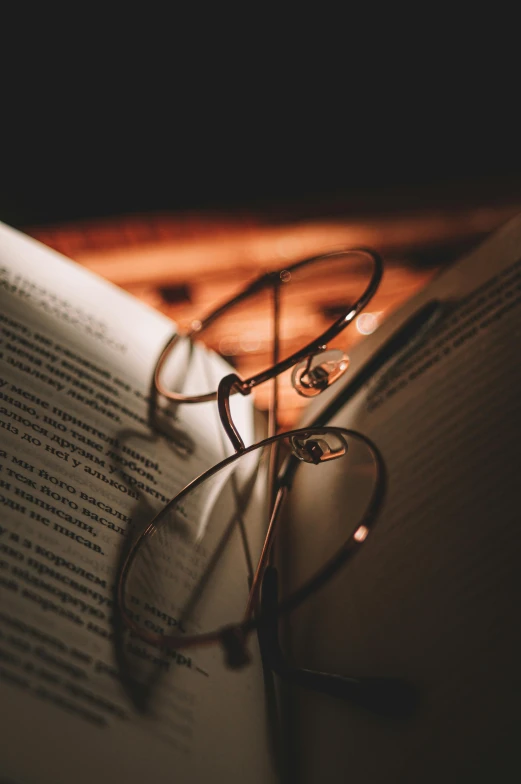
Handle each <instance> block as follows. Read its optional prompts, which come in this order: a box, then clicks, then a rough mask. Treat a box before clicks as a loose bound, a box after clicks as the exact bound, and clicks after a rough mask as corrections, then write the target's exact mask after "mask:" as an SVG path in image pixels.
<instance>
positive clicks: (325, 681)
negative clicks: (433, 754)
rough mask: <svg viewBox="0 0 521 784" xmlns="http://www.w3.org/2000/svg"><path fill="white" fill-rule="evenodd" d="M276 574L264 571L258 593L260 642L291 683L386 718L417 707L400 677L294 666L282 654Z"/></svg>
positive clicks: (411, 690) (269, 569) (409, 712)
mask: <svg viewBox="0 0 521 784" xmlns="http://www.w3.org/2000/svg"><path fill="white" fill-rule="evenodd" d="M277 603H278V575H277V569H276V568H275V567H274V566H268V567H267V568H266V570H265V572H264V577H263V582H262V596H261V608H262V613H261V618H262V620H261V623H260V624H259V644H260V646H261V650H262V654H263V656H264V657H265V660H266V662H267V663H268V665H269V666H270V667H271V669H272V670H273V671H274V672H275V673H276V674H277V675H278V676H279V677H280V678H283V679H284V680H286V681H288V682H289V683H291V684H294V685H297V686H302V687H304V688H306V689H312V690H313V691H318V692H321V693H322V694H327V695H329V696H331V697H336V698H340V699H345V700H350V701H351V702H353V703H355V704H356V705H358V706H360V707H362V708H365V709H366V710H370V711H371V712H373V713H377V714H379V715H381V716H386V717H388V718H404V719H405V718H409V717H411V716H413V715H414V714H415V713H416V712H417V709H418V694H417V692H416V690H415V689H414V687H413V686H412V685H411V684H410V683H408V682H407V681H404V680H401V679H399V678H386V677H374V678H373V677H363V678H348V677H344V676H341V675H333V674H331V673H324V672H318V671H315V670H307V669H300V668H297V667H293V666H292V665H290V664H289V663H288V661H287V660H286V658H285V657H284V655H283V653H282V651H281V649H280V642H279V635H278V617H277Z"/></svg>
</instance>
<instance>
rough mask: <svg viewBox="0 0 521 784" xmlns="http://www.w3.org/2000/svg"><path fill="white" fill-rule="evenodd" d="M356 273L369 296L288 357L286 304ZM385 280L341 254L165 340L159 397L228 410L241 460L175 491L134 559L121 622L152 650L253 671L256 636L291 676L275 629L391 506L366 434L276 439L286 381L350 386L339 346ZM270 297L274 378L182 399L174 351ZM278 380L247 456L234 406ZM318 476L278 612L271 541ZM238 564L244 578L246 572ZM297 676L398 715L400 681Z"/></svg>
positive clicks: (314, 387)
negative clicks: (292, 580) (338, 497)
mask: <svg viewBox="0 0 521 784" xmlns="http://www.w3.org/2000/svg"><path fill="white" fill-rule="evenodd" d="M357 264H358V265H363V264H365V265H368V264H370V265H371V270H370V273H369V274H368V283H367V285H366V287H365V289H364V290H363V292H362V294H361V295H359V296H358V298H357V299H356V300H355V301H354V302H352V303H350V304H349V305H348V306H346V307H344V309H343V312H341V313H340V315H338V314H336V316H335V318H334V320H333V323H332V324H331V325H329V326H328V327H327V328H326V329H325V330H323V331H322V332H321V334H320V335H319V336H318V337H317V338H314V339H313V340H309V341H305V345H303V346H295V345H294V344H291V341H290V343H289V345H290V348H289V349H288V350H287V351H286V355H285V356H282V357H281V353H283V352H282V350H281V334H280V332H281V329H280V324H281V310H282V305H283V300H284V296H285V295H286V292H290V293H289V294H288V297H289V299H290V301H291V300H292V301H293V304H297V305H299V304H300V299H301V298H300V295H299V287H300V286H302V289H301V292H302V291H305V290H307V291H309V290H310V287H311V288H313V289H315V290H318V288H319V287H320V286H323V285H324V283H325V282H326V281H328V283H329V285H331V276H332V275H335V270H337V271H338V270H339V269H341V270H342V271H345V269H346V268H347V269H348V268H349V266H350V265H354V266H356V265H357ZM381 276H382V261H381V258H380V256H379V255H378V254H377V253H375V252H374V251H372V250H368V249H348V250H339V251H334V252H332V253H328V254H323V255H320V256H315V257H312V258H309V259H305V260H304V261H300V262H298V263H296V264H294V265H292V266H289V267H287V268H285V269H283V270H279V271H276V272H269V273H267V274H265V275H263V276H261V277H260V278H257V279H256V280H255V281H253V283H251V284H250V285H248V286H247V287H246V288H245V289H243V291H241V292H240V293H239V294H238V295H237V296H235V297H234V298H233V299H231V300H229V301H228V302H226V303H225V304H224V305H222V306H220V307H218V308H216V309H215V310H213V311H212V312H211V313H210V315H208V316H207V317H206V318H205V319H204V320H203V321H201V322H196V323H195V324H193V326H192V328H191V329H190V330H189V331H188V332H187V333H185V334H184V335H179V334H176V335H174V336H173V337H172V339H171V340H169V341H168V343H167V345H166V347H165V349H164V350H163V352H162V354H161V356H160V358H159V360H158V362H157V365H156V369H155V374H154V385H155V389H156V392H157V393H158V395H160V396H162V397H163V398H167V399H169V400H172V401H175V402H176V403H201V402H206V401H209V400H217V405H218V411H219V416H220V420H221V423H222V426H223V429H224V431H225V433H226V435H227V436H228V438H229V441H230V443H231V445H232V447H233V449H234V453H233V454H232V455H230V456H228V457H226V458H225V459H224V460H222V461H221V462H220V463H218V464H217V465H214V466H212V467H211V468H210V469H208V470H207V471H205V472H204V473H203V474H201V475H200V476H199V477H197V478H196V479H194V480H193V481H192V482H190V483H189V484H188V485H187V486H186V487H185V488H184V489H183V490H182V491H181V492H180V493H178V494H177V495H176V496H175V497H174V498H173V499H172V500H171V501H170V502H169V503H168V504H167V506H166V507H165V508H164V509H163V510H162V511H161V512H160V513H159V514H158V515H157V516H156V517H155V518H154V520H152V521H151V522H150V524H149V525H148V526H147V527H146V528H145V530H144V531H143V532H142V533H141V535H140V536H139V537H138V538H137V540H136V541H135V542H134V544H133V546H132V547H131V548H130V550H129V553H128V555H127V557H126V559H125V561H124V563H123V566H122V568H121V571H120V575H119V581H118V601H119V606H120V611H121V614H122V617H123V620H124V621H125V622H126V624H127V626H128V627H129V628H130V629H131V630H132V631H133V632H134V633H135V634H137V635H138V636H139V637H140V638H141V639H142V640H144V641H145V642H148V643H150V644H152V645H159V646H161V647H167V648H172V649H175V650H180V649H183V648H186V647H189V646H196V645H208V644H212V643H221V644H222V646H223V647H224V651H225V654H226V657H227V661H228V663H229V664H230V666H236V667H237V666H242V665H243V664H244V663H245V662H246V661H247V659H248V656H247V651H246V642H247V638H248V636H249V634H250V633H251V632H252V631H253V630H255V629H257V630H258V631H259V638H260V640H261V647H262V648H263V651H264V654H265V657H266V659H267V660H268V661H269V663H270V664H271V666H272V667H273V669H275V671H277V672H278V673H279V674H281V675H283V676H286V677H291V672H292V671H291V667H289V665H287V663H286V662H285V661H284V660H283V659H282V657H281V655H280V650H279V648H278V636H277V632H276V627H277V619H278V618H279V617H280V616H281V615H283V614H284V613H287V612H289V611H290V610H292V609H293V608H295V607H296V606H297V605H299V604H300V603H301V602H302V601H304V600H305V599H306V598H307V597H309V596H310V595H311V594H312V593H313V592H314V591H316V590H317V589H318V588H319V587H320V586H321V585H323V584H324V583H325V582H326V581H327V580H329V579H330V578H331V577H332V575H333V574H334V573H335V572H336V571H337V570H338V569H339V568H340V567H341V566H342V565H343V564H345V563H346V562H347V561H348V560H349V559H350V558H351V557H352V556H353V555H354V554H355V553H356V552H357V551H358V550H359V549H360V547H361V546H362V545H363V543H364V542H365V541H366V539H367V537H368V535H369V533H370V529H371V527H372V525H373V524H374V522H375V519H376V517H377V513H378V510H379V508H380V505H381V502H382V498H383V494H384V490H385V470H384V463H383V460H382V458H381V456H380V454H379V452H378V449H377V448H376V446H375V445H374V444H373V443H372V442H371V441H370V440H369V439H368V438H367V437H365V436H363V435H362V434H360V433H357V432H355V431H352V430H348V429H345V428H338V427H327V426H324V427H308V428H301V429H296V430H292V431H289V432H286V433H278V432H277V416H276V413H277V393H276V392H277V379H278V377H279V376H280V374H281V373H283V372H284V371H286V370H289V369H291V368H292V369H293V374H292V383H293V387H294V388H295V390H296V391H297V392H298V393H299V394H302V395H304V396H306V397H313V396H315V395H317V394H320V392H322V391H323V390H324V389H326V388H328V387H329V386H330V385H331V384H332V383H333V382H334V381H336V380H337V379H338V378H339V377H340V376H341V375H343V373H344V372H345V371H346V370H347V367H348V358H347V356H346V355H345V353H344V352H342V351H340V350H338V349H331V348H330V343H331V341H332V340H334V339H335V338H336V337H337V336H338V335H340V334H341V333H342V331H343V330H344V329H345V328H346V327H347V326H348V325H349V324H350V323H351V322H352V321H353V319H354V318H355V317H356V316H357V315H358V314H359V313H360V311H361V310H362V309H363V308H364V307H365V306H366V305H367V303H368V302H369V301H370V299H371V297H372V296H373V295H374V293H375V291H376V289H377V287H378V285H379V282H380V279H381ZM333 280H334V278H333ZM259 293H268V294H269V296H270V298H271V301H272V308H273V317H272V322H273V352H272V361H271V366H270V367H269V368H268V369H266V370H264V371H262V372H260V373H256V374H255V375H252V376H251V377H249V378H247V379H245V380H244V379H241V378H240V377H239V376H238V375H236V374H229V375H227V376H226V377H224V378H223V379H222V380H221V381H220V383H219V385H218V388H217V389H211V388H208V387H207V388H204V389H203V388H201V389H199V390H197V389H196V390H193V389H192V390H190V391H189V392H188V393H187V392H186V391H180V390H179V388H177V387H175V386H174V387H173V386H172V384H173V383H175V381H174V382H172V381H171V380H170V381H165V379H164V373H165V367H166V366H167V364H168V363H170V362H171V361H172V358H173V357H174V359H176V352H177V358H179V357H180V356H181V354H182V352H186V350H188V352H190V351H191V347H192V345H193V341H194V340H195V339H196V338H198V337H200V336H201V334H202V333H203V332H204V331H205V330H206V329H208V328H209V327H210V326H211V325H212V324H213V323H214V322H215V321H216V320H217V319H218V318H220V317H222V316H223V314H225V313H229V312H231V311H232V310H233V309H234V308H236V307H237V306H243V305H245V304H247V303H249V302H251V301H252V299H253V298H254V297H255V296H257V295H258V294H259ZM180 349H181V354H179V353H178V352H179V350H180ZM175 364H181V363H177V362H175V361H174V365H175ZM177 375H178V377H179V374H177ZM174 376H175V374H174ZM181 376H182V374H181ZM267 381H272V382H273V385H274V394H273V399H272V406H271V412H270V413H271V418H270V425H269V433H268V436H267V438H265V439H263V440H262V441H260V442H259V443H255V444H253V445H251V446H245V444H244V442H243V440H242V437H241V435H240V433H239V432H238V430H237V428H236V426H235V424H234V421H233V418H232V413H231V406H230V397H231V396H232V395H234V394H237V393H238V394H241V395H248V394H250V393H251V391H252V390H253V389H254V388H255V387H257V386H259V385H260V384H263V383H265V382H267ZM309 472H312V473H315V474H316V472H320V486H321V487H322V488H324V490H323V493H321V495H320V497H319V498H317V510H316V515H317V517H316V531H315V535H314V536H312V537H311V539H312V545H311V547H309V548H308V552H307V554H306V558H305V559H304V561H305V566H304V568H303V569H301V572H300V573H299V574H298V576H297V578H296V579H297V582H296V587H295V588H294V589H292V590H291V592H290V593H289V594H288V595H287V596H286V597H285V598H283V599H282V600H280V601H279V600H278V578H277V570H276V569H275V567H274V566H273V565H272V564H271V565H270V560H271V556H272V553H273V543H274V540H275V536H276V533H277V531H278V529H279V527H280V525H281V520H282V519H283V516H284V505H285V500H286V498H287V496H288V494H289V493H290V491H291V487H292V485H293V483H294V481H295V478H296V475H297V474H298V481H307V479H306V477H307V476H310V477H311V475H310V474H309ZM303 475H305V476H304V479H303ZM310 481H311V478H310ZM313 481H316V475H315V477H314V480H313ZM339 483H341V484H342V485H345V484H346V483H348V484H349V485H350V487H351V489H352V494H351V495H352V497H353V502H352V504H351V505H350V507H349V508H338V507H337V506H336V505H335V504H334V502H333V501H332V499H333V498H334V493H332V492H330V491H329V490H328V488H329V489H332V488H334V487H335V486H338V485H339ZM261 487H264V488H267V491H265V492H264V493H263V494H259V488H261ZM348 495H349V494H348ZM241 562H242V563H244V564H245V570H244V572H243V571H242V570H241V569H240V568H237V564H238V563H241ZM245 574H246V575H247V578H248V579H244V575H245ZM261 585H262V601H261ZM159 605H160V607H161V610H160V611H159V609H158V606H159ZM158 615H161V616H162V617H165V618H168V619H169V622H168V625H167V627H166V628H164V627H162V626H160V625H159V626H158V621H157V618H158ZM172 629H173V630H174V632H172ZM296 672H299V673H300V675H298V676H297V677H296V680H297V682H301V683H303V684H304V685H307V686H310V687H313V688H318V689H322V690H323V691H326V692H329V693H336V694H337V696H349V697H352V698H355V699H358V700H359V701H360V700H361V701H362V702H364V703H366V704H370V705H371V706H372V707H376V708H378V709H379V710H384V711H387V710H388V707H389V701H390V700H391V702H392V701H393V700H395V698H396V690H395V689H394V686H393V683H392V682H391V681H388V680H387V679H378V678H377V679H350V678H340V677H339V676H332V675H328V674H321V673H309V672H308V673H307V675H305V676H302V671H293V679H295V673H296ZM400 696H401V698H403V695H400ZM402 701H403V700H402Z"/></svg>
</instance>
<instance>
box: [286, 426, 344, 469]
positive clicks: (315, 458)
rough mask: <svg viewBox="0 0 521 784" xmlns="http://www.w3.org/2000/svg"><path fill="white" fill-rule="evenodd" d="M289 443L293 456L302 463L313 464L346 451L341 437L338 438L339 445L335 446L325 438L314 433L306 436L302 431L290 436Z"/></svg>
mask: <svg viewBox="0 0 521 784" xmlns="http://www.w3.org/2000/svg"><path fill="white" fill-rule="evenodd" d="M290 443H291V451H292V452H293V454H294V455H295V457H298V459H299V460H302V461H303V462H304V463H314V464H315V465H318V464H319V463H325V462H326V461H327V460H335V459H336V458H337V457H343V456H344V455H345V454H346V452H347V444H346V443H345V442H344V441H343V439H342V441H340V440H339V446H338V447H337V448H335V447H333V446H331V444H328V442H327V441H326V439H325V438H320V437H318V436H316V435H314V436H310V437H307V436H306V434H305V433H304V434H303V435H301V436H292V437H291V438H290Z"/></svg>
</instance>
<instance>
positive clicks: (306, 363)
mask: <svg viewBox="0 0 521 784" xmlns="http://www.w3.org/2000/svg"><path fill="white" fill-rule="evenodd" d="M348 367H349V357H348V356H347V354H344V352H343V351H340V349H331V350H330V351H323V352H321V353H320V354H315V356H314V357H312V359H311V361H310V360H309V358H308V359H304V360H303V361H302V362H299V363H298V365H295V367H294V369H293V373H292V374H291V383H292V384H293V388H294V389H295V390H296V391H297V392H298V394H299V395H302V396H303V397H315V396H316V395H320V393H321V392H323V391H324V389H327V388H328V387H330V386H331V384H334V382H335V381H337V379H339V378H340V376H343V375H344V373H345V372H346V370H347V368H348Z"/></svg>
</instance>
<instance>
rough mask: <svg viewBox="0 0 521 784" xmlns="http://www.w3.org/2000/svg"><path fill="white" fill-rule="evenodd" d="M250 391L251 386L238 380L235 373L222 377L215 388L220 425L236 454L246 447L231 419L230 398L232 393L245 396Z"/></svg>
mask: <svg viewBox="0 0 521 784" xmlns="http://www.w3.org/2000/svg"><path fill="white" fill-rule="evenodd" d="M251 389H252V388H251V386H250V385H249V384H247V383H245V382H244V381H243V380H242V379H241V378H239V376H238V375H237V374H236V373H230V374H229V375H228V376H224V378H223V379H221V381H220V382H219V386H218V388H217V407H218V410H219V417H220V420H221V424H222V426H223V428H224V431H225V433H226V435H227V436H228V438H229V439H230V442H231V444H232V446H233V448H234V450H235V451H236V452H242V451H243V450H244V449H245V448H246V447H245V445H244V441H243V440H242V438H241V436H240V434H239V431H238V430H237V428H236V427H235V424H234V422H233V419H232V412H231V408H230V396H231V395H232V394H233V393H234V392H239V393H240V394H241V395H244V396H246V395H249V394H250V392H251Z"/></svg>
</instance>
